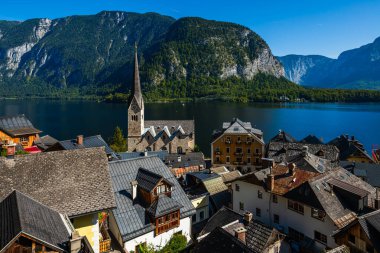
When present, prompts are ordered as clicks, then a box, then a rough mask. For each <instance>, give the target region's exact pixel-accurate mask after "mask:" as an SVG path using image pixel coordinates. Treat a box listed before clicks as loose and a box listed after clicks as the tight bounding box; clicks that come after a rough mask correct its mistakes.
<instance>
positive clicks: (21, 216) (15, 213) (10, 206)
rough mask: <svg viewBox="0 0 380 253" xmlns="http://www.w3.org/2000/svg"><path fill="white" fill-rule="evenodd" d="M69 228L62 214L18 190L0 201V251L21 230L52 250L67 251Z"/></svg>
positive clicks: (21, 232)
mask: <svg viewBox="0 0 380 253" xmlns="http://www.w3.org/2000/svg"><path fill="white" fill-rule="evenodd" d="M69 229H70V225H68V224H66V222H65V221H64V218H63V216H62V215H61V214H59V213H58V212H56V211H54V210H53V209H51V208H49V207H47V206H45V205H43V204H41V203H39V202H37V201H35V200H33V199H31V198H30V197H29V196H26V195H24V194H22V193H20V192H18V191H13V192H12V193H11V194H9V195H8V196H7V197H6V198H5V199H4V200H3V201H2V202H0V252H2V251H3V250H4V247H6V246H7V245H8V244H9V243H10V242H11V241H12V240H14V239H15V238H17V237H18V236H19V235H20V234H25V235H27V236H29V237H32V238H34V239H35V240H37V241H39V242H41V243H42V244H44V245H45V246H48V247H49V248H52V249H53V250H56V251H59V252H63V251H68V242H69V241H70V236H71V232H72V231H70V230H69Z"/></svg>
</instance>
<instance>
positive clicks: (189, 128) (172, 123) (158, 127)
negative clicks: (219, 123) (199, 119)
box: [144, 120, 195, 134]
mask: <svg viewBox="0 0 380 253" xmlns="http://www.w3.org/2000/svg"><path fill="white" fill-rule="evenodd" d="M144 125H145V128H150V127H151V126H153V127H154V130H155V131H156V133H158V132H161V131H162V130H163V129H164V127H165V126H166V127H167V128H168V130H169V131H170V133H171V134H173V133H174V132H175V131H177V129H178V127H179V126H181V127H182V129H183V130H184V131H185V134H191V133H194V131H195V123H194V120H145V122H144Z"/></svg>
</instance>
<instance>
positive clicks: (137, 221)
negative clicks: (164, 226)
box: [109, 157, 195, 242]
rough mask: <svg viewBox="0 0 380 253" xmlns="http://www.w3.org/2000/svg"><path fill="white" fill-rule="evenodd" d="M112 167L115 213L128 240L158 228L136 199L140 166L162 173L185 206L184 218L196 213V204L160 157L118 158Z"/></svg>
mask: <svg viewBox="0 0 380 253" xmlns="http://www.w3.org/2000/svg"><path fill="white" fill-rule="evenodd" d="M109 166H110V173H111V179H112V187H113V191H114V195H115V198H116V204H117V208H116V209H115V210H113V211H112V212H113V214H114V216H115V220H116V223H117V225H118V227H119V229H120V233H121V236H122V239H123V241H124V242H125V241H129V240H131V239H133V238H136V237H138V236H140V235H143V234H146V233H148V232H151V231H153V230H154V228H155V227H154V225H153V224H151V222H150V221H149V218H148V217H147V215H146V209H145V208H144V207H143V206H142V205H141V204H140V203H139V202H138V201H136V202H134V201H132V186H131V182H132V181H134V180H136V177H137V174H138V172H139V169H140V168H144V169H145V170H148V171H150V172H153V173H155V174H158V175H160V176H162V177H163V178H164V179H165V180H167V181H169V182H170V183H171V184H172V185H173V187H172V192H171V198H172V199H173V200H175V201H176V202H178V203H179V204H180V205H182V207H181V209H180V214H181V218H184V217H189V216H192V215H193V214H194V213H195V209H194V207H193V204H192V203H191V201H190V200H189V199H188V198H187V196H186V194H185V192H184V191H183V189H182V187H181V186H180V185H179V183H178V181H177V179H176V178H175V176H174V175H173V174H172V173H171V171H170V170H169V168H168V167H166V165H165V164H164V163H163V162H162V161H161V160H160V159H159V158H158V157H142V158H136V159H130V160H123V161H114V162H110V163H109Z"/></svg>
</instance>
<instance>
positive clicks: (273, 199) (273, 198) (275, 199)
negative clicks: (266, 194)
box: [272, 195, 278, 203]
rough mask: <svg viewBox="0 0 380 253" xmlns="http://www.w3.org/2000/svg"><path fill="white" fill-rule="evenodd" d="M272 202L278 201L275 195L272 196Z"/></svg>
mask: <svg viewBox="0 0 380 253" xmlns="http://www.w3.org/2000/svg"><path fill="white" fill-rule="evenodd" d="M272 202H273V203H278V199H277V195H273V196H272Z"/></svg>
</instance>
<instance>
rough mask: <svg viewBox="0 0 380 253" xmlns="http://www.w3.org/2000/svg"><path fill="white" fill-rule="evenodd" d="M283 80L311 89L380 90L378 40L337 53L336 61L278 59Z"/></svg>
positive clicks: (314, 56)
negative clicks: (284, 77) (282, 70)
mask: <svg viewBox="0 0 380 253" xmlns="http://www.w3.org/2000/svg"><path fill="white" fill-rule="evenodd" d="M278 59H279V60H280V61H281V62H282V64H283V66H284V68H285V74H286V77H287V78H288V79H289V80H291V81H293V82H296V83H298V84H302V85H306V86H314V87H329V88H349V89H376V90H380V37H379V38H377V39H376V40H375V41H374V42H373V43H370V44H368V45H364V46H362V47H360V48H356V49H352V50H348V51H345V52H343V53H341V54H340V55H339V57H338V59H330V58H327V57H324V56H316V55H310V56H301V55H288V56H284V57H278Z"/></svg>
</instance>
